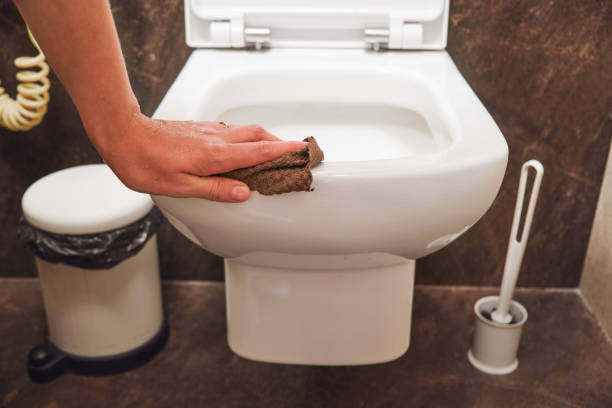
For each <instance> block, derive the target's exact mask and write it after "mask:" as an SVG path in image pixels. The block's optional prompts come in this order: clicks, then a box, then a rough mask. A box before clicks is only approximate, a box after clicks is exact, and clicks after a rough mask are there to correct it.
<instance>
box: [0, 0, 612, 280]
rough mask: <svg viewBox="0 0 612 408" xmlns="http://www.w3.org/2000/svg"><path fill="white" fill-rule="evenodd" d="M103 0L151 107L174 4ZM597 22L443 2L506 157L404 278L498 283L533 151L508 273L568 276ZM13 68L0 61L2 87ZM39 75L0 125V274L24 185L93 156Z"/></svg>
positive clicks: (171, 234)
mask: <svg viewBox="0 0 612 408" xmlns="http://www.w3.org/2000/svg"><path fill="white" fill-rule="evenodd" d="M111 3H112V7H113V13H114V15H115V18H116V21H117V26H118V32H119V35H120V38H121V42H122V46H123V51H124V55H125V58H126V61H127V65H128V70H129V73H130V78H131V81H132V84H133V87H134V90H135V92H136V95H137V96H138V99H139V101H140V103H141V107H142V109H143V111H144V112H145V113H147V114H151V113H152V112H153V111H154V109H155V107H156V106H157V104H158V103H159V101H161V98H162V97H163V95H164V93H165V92H166V90H167V88H168V87H169V86H170V85H171V83H172V81H173V80H174V78H175V77H176V75H177V73H178V72H179V71H180V69H181V67H182V66H183V64H184V62H185V60H186V58H187V56H188V55H189V52H190V50H189V49H188V48H187V47H186V46H185V44H184V34H183V1H181V0H162V1H158V2H145V1H130V2H120V1H112V2H111ZM611 27H612V5H611V4H610V3H609V2H606V1H586V0H582V1H576V2H563V1H552V2H537V1H533V0H532V1H527V0H522V1H517V2H496V1H493V0H490V1H479V2H471V1H465V0H453V1H451V19H450V28H449V43H448V47H447V48H448V51H449V53H450V54H451V55H452V57H453V59H454V60H455V62H456V64H457V66H458V67H459V69H460V70H461V72H462V73H463V74H464V76H465V77H466V79H467V80H468V82H469V83H470V85H471V86H472V88H473V89H474V90H475V92H476V93H477V94H478V96H479V97H480V98H481V100H482V101H483V103H484V104H485V106H486V107H487V109H489V111H490V112H491V114H492V116H493V117H494V118H495V120H496V121H497V123H498V124H499V126H500V128H501V130H502V132H503V133H504V135H505V136H506V138H507V140H508V144H509V146H510V162H509V165H508V171H507V177H506V179H505V181H504V184H503V185H502V189H501V191H500V194H499V197H498V199H497V200H496V202H495V204H494V205H493V207H492V208H491V210H490V211H489V212H488V213H487V215H485V217H483V219H482V220H481V221H480V222H479V223H478V224H477V225H476V226H475V227H474V228H473V229H472V230H470V231H468V232H467V233H466V234H465V236H463V237H462V238H461V239H460V240H458V241H457V242H456V243H453V244H451V245H450V246H449V247H448V248H447V249H445V250H443V251H440V252H439V253H437V254H434V255H432V256H430V257H428V258H426V259H423V260H421V261H420V262H419V263H418V266H417V269H418V271H419V273H418V274H417V281H418V282H421V283H434V284H496V283H498V282H499V281H500V279H501V268H502V265H503V259H504V256H505V248H506V245H507V240H508V233H509V229H510V223H511V217H512V211H513V206H514V199H515V195H516V186H517V182H518V176H519V168H520V165H521V163H522V162H524V161H525V160H528V159H530V158H538V159H539V160H541V161H542V162H543V163H544V166H545V167H546V173H545V178H544V185H543V187H542V193H541V199H540V202H539V205H538V209H537V212H536V218H535V224H534V226H533V228H532V236H531V240H530V245H529V248H528V250H527V253H526V255H525V261H524V267H523V272H522V273H521V278H520V280H519V284H520V285H534V286H576V285H577V283H578V281H579V278H580V270H581V266H582V262H583V259H584V254H585V249H586V245H587V242H588V237H589V231H590V227H591V223H592V219H593V215H594V209H595V205H596V202H597V195H598V192H599V186H600V182H601V177H602V174H603V169H604V166H605V160H606V154H607V150H608V146H609V143H610V139H611V137H612V131H611V126H612V125H610V124H609V121H610V119H609V118H610V116H609V115H610V113H611V112H612V88H611V87H609V86H606V84H610V83H612V71H611V70H609V69H607V67H609V66H612V33H611ZM0 38H2V43H3V46H2V47H0V58H1V60H2V61H10V60H11V59H12V58H14V57H16V56H18V55H22V54H28V53H30V52H32V48H31V46H29V44H28V40H27V37H26V34H25V30H24V27H23V24H22V22H21V19H20V17H19V15H18V13H17V12H16V10H15V8H14V6H13V5H12V3H11V2H10V0H0ZM5 44H6V46H5ZM14 73H15V71H14V67H13V66H12V65H11V64H8V63H5V64H2V65H0V78H1V79H2V80H3V84H7V88H8V89H9V91H10V92H11V94H14V86H15V81H14V79H13V78H14ZM52 86H53V88H52V100H51V104H50V106H49V114H48V116H47V118H46V119H45V122H44V123H43V125H41V126H40V127H38V128H35V129H34V130H32V131H30V132H27V133H25V134H21V133H19V134H14V133H10V132H7V131H5V130H0V175H2V177H0V223H2V225H4V226H5V229H4V232H3V233H1V234H0V275H5V276H32V275H34V274H35V271H34V268H33V262H32V260H31V257H30V255H29V254H28V252H27V250H26V249H25V248H24V247H23V246H22V245H21V244H20V243H18V242H17V241H16V240H15V234H14V232H15V228H16V220H17V218H18V215H19V202H20V199H21V195H22V194H23V191H24V190H25V188H26V187H27V186H28V185H29V184H30V183H32V182H33V181H35V180H36V179H38V178H39V177H41V176H43V175H45V174H48V173H49V172H52V171H55V170H58V169H61V168H64V167H68V166H72V165H77V164H83V163H91V162H99V161H100V158H99V157H98V155H97V154H96V152H95V151H94V150H93V149H92V147H91V146H90V144H89V142H88V140H87V138H86V136H85V134H84V132H83V129H82V127H81V124H80V121H79V119H78V115H77V112H76V110H75V108H74V106H73V105H72V103H71V101H70V99H69V97H68V95H67V94H66V92H65V91H64V90H63V88H62V87H61V85H60V84H59V83H58V81H57V80H56V79H55V77H53V76H52ZM160 243H161V245H160V249H161V250H160V257H161V263H162V274H163V276H164V277H166V278H169V279H173V278H176V279H220V278H221V277H222V267H221V261H220V259H219V258H218V257H215V256H213V255H211V254H208V253H206V252H204V251H201V250H199V249H198V248H197V247H196V246H195V245H193V244H192V243H191V242H189V241H188V240H187V239H185V238H184V237H182V236H181V235H180V234H179V233H177V232H176V231H174V230H173V229H172V228H170V227H169V226H165V227H164V228H162V231H161V232H160Z"/></svg>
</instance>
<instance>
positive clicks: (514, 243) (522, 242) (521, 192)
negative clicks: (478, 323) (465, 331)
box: [492, 160, 544, 323]
mask: <svg viewBox="0 0 612 408" xmlns="http://www.w3.org/2000/svg"><path fill="white" fill-rule="evenodd" d="M530 167H531V168H532V169H534V170H535V178H534V180H533V187H532V189H531V196H530V197H529V206H528V207H527V213H526V215H525V222H524V224H523V231H522V233H521V236H520V238H519V237H517V234H518V228H519V224H520V221H521V213H522V210H523V201H524V199H525V189H526V187H527V176H528V174H529V168H530ZM543 175H544V166H542V163H540V162H539V161H537V160H529V161H528V162H526V163H524V164H523V167H522V168H521V179H520V181H519V188H518V197H517V199H516V206H515V207H514V218H513V220H512V229H511V231H510V241H509V243H508V252H507V254H506V263H505V265H504V277H503V279H502V285H501V291H500V294H499V303H498V305H497V309H496V310H495V312H494V313H493V315H492V317H493V319H494V320H495V321H501V322H503V323H509V322H510V321H511V320H512V317H511V316H510V315H509V314H508V311H509V309H510V301H511V300H512V294H513V292H514V287H515V286H516V280H517V278H518V274H519V270H520V269H521V263H522V262H523V255H524V254H525V246H526V245H527V239H528V237H529V230H530V229H531V221H532V220H533V212H534V210H535V206H536V202H537V200H538V193H539V192H540V185H541V184H542V176H543Z"/></svg>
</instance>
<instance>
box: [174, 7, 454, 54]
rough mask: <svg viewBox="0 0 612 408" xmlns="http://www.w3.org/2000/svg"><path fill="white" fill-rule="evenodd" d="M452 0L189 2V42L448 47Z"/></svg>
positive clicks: (210, 44) (212, 45) (221, 45)
mask: <svg viewBox="0 0 612 408" xmlns="http://www.w3.org/2000/svg"><path fill="white" fill-rule="evenodd" d="M448 8H449V0H257V1H254V0H187V1H186V2H185V16H186V18H185V31H186V39H187V44H188V45H190V46H192V47H203V48H245V47H250V46H253V45H254V44H255V43H257V42H261V43H263V44H264V45H265V46H267V47H268V46H269V47H327V48H329V47H333V48H365V47H370V46H371V45H372V43H373V42H379V43H380V44H381V45H382V46H383V47H384V48H389V49H443V48H445V46H446V36H447V26H448Z"/></svg>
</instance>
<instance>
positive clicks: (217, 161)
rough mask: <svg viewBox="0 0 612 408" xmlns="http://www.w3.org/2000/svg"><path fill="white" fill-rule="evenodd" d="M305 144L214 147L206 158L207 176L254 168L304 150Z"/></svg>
mask: <svg viewBox="0 0 612 408" xmlns="http://www.w3.org/2000/svg"><path fill="white" fill-rule="evenodd" d="M306 145H307V143H305V142H271V141H260V142H248V143H234V144H227V145H219V146H216V148H215V149H209V150H208V152H206V153H208V155H209V157H208V158H207V159H208V160H207V169H206V171H207V172H208V174H202V175H209V174H217V173H225V172H227V171H231V170H235V169H241V168H243V167H250V166H255V165H256V164H260V163H263V162H266V161H268V160H274V159H277V158H279V157H280V156H282V155H283V154H285V153H289V152H293V151H296V150H299V149H302V148H304V147H305V146H306Z"/></svg>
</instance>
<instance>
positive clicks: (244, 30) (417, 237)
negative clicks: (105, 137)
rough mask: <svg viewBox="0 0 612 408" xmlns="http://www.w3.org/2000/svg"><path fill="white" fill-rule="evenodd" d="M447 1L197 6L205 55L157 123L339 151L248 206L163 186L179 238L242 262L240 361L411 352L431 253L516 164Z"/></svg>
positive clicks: (193, 4) (467, 223) (165, 207)
mask: <svg viewBox="0 0 612 408" xmlns="http://www.w3.org/2000/svg"><path fill="white" fill-rule="evenodd" d="M448 7H449V5H448V1H447V0H446V1H445V0H438V1H434V0H421V1H419V0H412V1H411V0H385V1H374V0H359V1H358V0H351V1H348V0H326V1H323V0H309V1H306V0H284V1H282V2H281V1H278V0H261V1H257V2H252V1H248V0H232V1H228V0H186V1H185V14H186V33H187V43H188V44H189V45H191V46H193V47H196V48H198V49H197V50H195V51H194V52H193V54H192V55H191V57H190V58H189V60H188V61H187V63H186V65H185V67H184V68H183V69H182V71H181V73H180V74H179V76H178V78H177V79H176V81H175V83H174V84H173V85H172V87H171V88H170V90H169V91H168V93H167V94H166V96H165V98H164V99H163V101H162V103H161V104H160V106H159V108H158V109H157V111H156V112H155V115H154V116H155V117H156V118H162V119H170V120H212V121H225V122H228V123H232V124H250V123H258V124H261V125H262V126H264V127H265V128H266V129H268V130H269V131H270V132H272V133H274V134H276V135H277V136H279V137H281V138H283V139H295V140H299V139H302V138H304V137H306V136H311V135H312V136H315V137H316V138H317V140H318V142H319V144H320V146H321V147H322V149H323V150H324V152H325V161H324V162H323V163H322V164H320V165H318V166H316V167H315V168H314V169H313V175H314V183H313V186H314V188H315V190H314V191H312V192H294V193H287V194H281V195H274V196H263V195H260V194H259V193H256V192H253V193H252V195H251V198H250V199H249V200H248V201H247V202H245V203H241V204H225V203H218V202H212V201H207V200H203V199H181V198H170V197H163V196H154V197H153V199H154V201H155V202H156V204H157V205H158V206H159V207H160V208H161V210H162V211H163V212H164V214H165V215H166V216H167V217H168V219H169V220H170V222H171V223H172V224H173V225H174V226H175V227H176V228H177V229H178V230H179V231H181V232H182V233H183V234H185V235H186V236H187V237H189V238H190V239H191V240H192V241H194V242H195V243H196V244H198V245H200V246H202V247H203V248H205V249H206V250H208V251H210V252H212V253H214V254H217V255H220V256H223V257H224V258H225V278H226V288H227V292H226V296H227V318H228V340H229V345H230V347H231V348H232V349H233V350H234V351H235V352H236V353H237V354H239V355H241V356H244V357H246V358H250V359H254V360H260V361H268V362H280V363H297V364H316V365H353V364H371V363H379V362H384V361H389V360H393V359H395V358H397V357H399V356H401V355H402V354H403V353H404V352H405V351H406V350H407V348H408V345H409V340H410V321H411V309H412V292H413V284H414V265H415V261H414V260H415V259H417V258H420V257H423V256H425V255H427V254H430V253H432V252H435V251H437V250H439V249H441V248H443V247H445V246H446V245H448V244H449V243H451V242H452V241H453V240H455V239H456V238H457V237H459V236H460V235H461V234H462V233H464V232H465V231H466V230H468V229H469V228H470V227H471V226H472V225H473V224H474V223H475V222H476V221H478V219H479V218H480V217H481V216H482V215H483V214H484V213H485V212H486V211H487V209H488V208H489V206H490V205H491V203H492V202H493V200H494V199H495V196H496V194H497V192H498V190H499V187H500V185H501V182H502V178H503V176H504V172H505V169H506V163H507V159H508V147H507V144H506V141H505V140H504V137H503V136H502V134H501V132H500V130H499V128H498V127H497V125H496V124H495V122H494V121H493V119H492V118H491V116H490V115H489V113H488V112H487V111H486V109H485V107H484V106H483V105H482V104H481V102H480V101H479V100H478V98H477V96H476V95H475V94H474V92H473V91H472V90H471V88H470V87H469V85H468V84H467V83H466V81H465V80H464V79H463V77H462V76H461V73H460V72H459V71H458V70H457V68H456V66H455V65H454V64H453V61H452V59H451V58H450V57H449V55H448V54H447V53H446V51H444V47H445V45H446V35H447V24H448ZM211 48H237V49H211ZM253 48H257V49H259V48H261V50H256V49H253ZM475 273H477V271H475Z"/></svg>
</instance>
